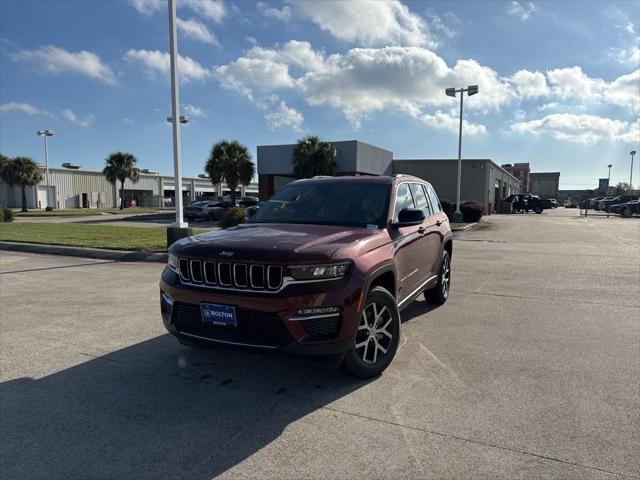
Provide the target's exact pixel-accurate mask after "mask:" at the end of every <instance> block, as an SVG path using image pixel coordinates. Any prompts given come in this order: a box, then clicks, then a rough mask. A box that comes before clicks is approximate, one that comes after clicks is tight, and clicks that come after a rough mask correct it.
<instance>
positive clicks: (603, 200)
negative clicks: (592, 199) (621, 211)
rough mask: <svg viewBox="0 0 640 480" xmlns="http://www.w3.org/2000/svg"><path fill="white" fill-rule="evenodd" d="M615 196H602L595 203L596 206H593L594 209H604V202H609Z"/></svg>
mask: <svg viewBox="0 0 640 480" xmlns="http://www.w3.org/2000/svg"><path fill="white" fill-rule="evenodd" d="M614 198H615V197H602V198H601V199H600V200H599V201H598V202H597V203H596V205H595V207H593V209H594V210H603V209H604V203H603V202H608V201H609V200H613V199H614Z"/></svg>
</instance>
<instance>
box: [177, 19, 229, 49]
mask: <svg viewBox="0 0 640 480" xmlns="http://www.w3.org/2000/svg"><path fill="white" fill-rule="evenodd" d="M176 27H177V28H178V31H180V33H182V35H184V37H185V38H189V39H191V40H196V41H199V42H203V43H210V44H212V45H218V46H219V45H220V44H219V43H218V39H217V38H216V36H215V35H214V34H213V33H211V31H210V30H209V28H208V27H207V26H206V25H205V24H204V23H201V22H199V21H198V20H196V19H195V18H190V19H189V20H182V19H181V18H177V19H176Z"/></svg>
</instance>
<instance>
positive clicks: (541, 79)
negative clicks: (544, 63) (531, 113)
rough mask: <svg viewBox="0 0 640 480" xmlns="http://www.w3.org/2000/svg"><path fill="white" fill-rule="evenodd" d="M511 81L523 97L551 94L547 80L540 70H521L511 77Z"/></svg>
mask: <svg viewBox="0 0 640 480" xmlns="http://www.w3.org/2000/svg"><path fill="white" fill-rule="evenodd" d="M510 81H511V83H512V84H513V85H514V86H515V87H516V89H517V91H518V94H519V95H520V96H521V97H523V98H527V97H542V96H546V95H548V94H549V87H548V86H547V80H546V78H545V76H544V74H542V73H540V72H530V71H528V70H520V71H518V72H516V73H515V74H514V75H513V76H512V77H511V79H510Z"/></svg>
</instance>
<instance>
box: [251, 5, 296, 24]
mask: <svg viewBox="0 0 640 480" xmlns="http://www.w3.org/2000/svg"><path fill="white" fill-rule="evenodd" d="M258 9H259V10H260V12H261V13H262V14H263V15H264V16H265V17H268V18H275V19H276V20H281V21H283V22H288V21H289V20H291V14H292V12H291V7H290V6H289V5H285V6H284V7H282V8H280V9H278V8H273V7H270V6H269V5H267V4H266V3H264V2H258Z"/></svg>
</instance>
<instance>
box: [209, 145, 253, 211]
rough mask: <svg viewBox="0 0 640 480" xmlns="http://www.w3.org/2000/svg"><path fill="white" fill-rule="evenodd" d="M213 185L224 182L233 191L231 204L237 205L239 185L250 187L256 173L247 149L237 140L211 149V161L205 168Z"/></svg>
mask: <svg viewBox="0 0 640 480" xmlns="http://www.w3.org/2000/svg"><path fill="white" fill-rule="evenodd" d="M204 171H205V172H207V174H208V175H209V178H210V179H211V183H212V184H213V185H217V184H219V183H221V182H222V181H223V180H224V181H225V182H226V184H227V187H229V190H230V191H231V203H232V204H234V205H235V204H236V189H237V188H238V185H240V184H242V185H248V184H249V183H251V179H252V178H253V176H254V175H255V173H256V167H255V165H254V164H253V162H252V161H251V154H250V153H249V150H248V149H247V147H245V146H244V145H242V144H241V143H240V142H238V141H237V140H232V141H227V140H223V141H222V142H218V143H216V144H215V145H214V146H213V148H212V149H211V155H209V160H207V163H206V164H205V166H204Z"/></svg>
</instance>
